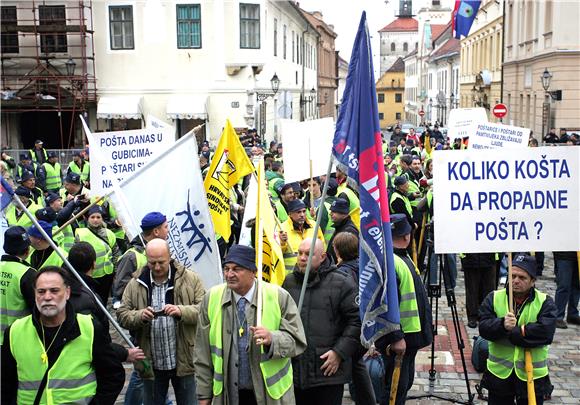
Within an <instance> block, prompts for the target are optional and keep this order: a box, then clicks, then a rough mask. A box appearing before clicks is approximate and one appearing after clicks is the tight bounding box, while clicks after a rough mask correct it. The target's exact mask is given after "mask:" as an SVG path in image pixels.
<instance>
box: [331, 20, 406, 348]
mask: <svg viewBox="0 0 580 405" xmlns="http://www.w3.org/2000/svg"><path fill="white" fill-rule="evenodd" d="M382 145H383V144H382V139H381V133H380V129H379V113H378V108H377V95H376V89H375V78H374V72H373V62H372V51H371V44H370V41H369V32H368V27H367V23H366V12H363V14H362V16H361V20H360V24H359V27H358V32H357V34H356V39H355V41H354V46H353V49H352V55H351V58H350V64H349V68H348V76H347V78H346V87H345V90H344V95H343V103H342V106H341V108H340V112H339V115H338V121H337V124H336V132H335V134H334V141H333V155H334V157H335V158H336V160H337V164H338V166H339V167H340V168H341V169H343V170H344V171H345V172H346V173H347V174H348V177H349V183H350V184H351V185H352V186H354V187H355V188H357V189H358V192H359V197H360V236H361V237H360V248H359V253H360V259H359V263H360V264H359V296H360V314H361V319H362V335H361V341H362V342H363V344H364V345H365V346H369V345H370V344H371V343H373V342H374V341H376V340H377V339H378V338H379V337H381V336H383V335H385V334H387V333H389V332H391V331H393V330H396V329H399V327H400V326H399V323H400V318H399V303H398V298H397V282H396V276H395V265H394V261H393V244H392V239H391V227H390V222H389V198H388V195H387V188H386V181H385V170H384V162H383V153H382Z"/></svg>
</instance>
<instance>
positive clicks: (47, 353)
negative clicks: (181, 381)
mask: <svg viewBox="0 0 580 405" xmlns="http://www.w3.org/2000/svg"><path fill="white" fill-rule="evenodd" d="M69 297H70V287H69V282H68V275H67V274H66V273H65V272H64V271H63V270H62V269H61V268H59V267H47V268H45V269H42V270H40V271H39V272H38V273H37V275H36V279H35V299H36V306H35V308H34V311H33V313H32V315H29V316H27V317H25V318H22V319H19V320H18V321H16V322H15V323H14V324H12V325H11V326H10V328H8V329H6V331H5V334H4V344H3V345H2V402H3V403H4V402H6V403H16V398H17V395H18V398H19V400H18V402H19V403H32V402H34V401H33V400H34V398H36V397H38V398H39V399H40V402H46V398H47V396H48V395H49V394H48V391H50V395H52V399H53V401H54V402H55V403H68V402H77V401H78V402H80V401H87V402H89V401H94V403H98V404H99V405H101V404H114V403H115V400H116V398H117V396H118V395H119V393H120V392H121V390H122V389H123V382H124V381H125V370H124V369H123V365H122V364H121V362H120V361H119V360H118V359H117V358H116V357H115V353H114V352H113V349H112V348H111V345H110V344H107V343H106V342H105V340H104V331H103V329H102V326H101V325H100V323H99V322H98V321H96V320H95V319H92V318H90V317H87V316H86V315H77V314H75V312H74V309H73V307H72V305H71V304H70V303H69V302H68V299H69ZM31 328H32V332H28V331H29V330H30V329H31ZM82 330H83V331H85V333H86V334H84V333H82V332H81V331H82ZM28 333H33V334H35V335H36V336H29V335H28ZM12 334H14V335H12ZM30 341H32V342H34V341H37V342H38V343H34V344H32V345H26V346H25V348H23V347H22V344H24V342H30ZM13 342H19V345H14V344H13ZM85 345H90V348H88V347H85ZM72 350H74V352H75V356H71V357H67V358H66V359H61V358H60V357H61V353H63V352H64V353H65V355H66V353H69V355H70V353H71V351H72ZM88 350H90V352H89V353H87V351H88ZM38 352H40V355H39V356H38V357H37V356H36V354H38ZM85 374H86V375H85ZM59 378H60V379H59ZM19 381H20V382H22V381H27V382H29V383H31V384H34V385H35V386H34V388H33V389H34V391H33V392H29V391H28V389H23V388H24V387H25V386H24V385H23V384H21V385H19ZM38 381H40V383H38ZM35 382H36V383H35ZM36 384H37V385H36ZM63 386H64V387H66V388H69V386H70V388H75V390H70V389H63V388H62V387H63ZM19 388H20V389H19Z"/></svg>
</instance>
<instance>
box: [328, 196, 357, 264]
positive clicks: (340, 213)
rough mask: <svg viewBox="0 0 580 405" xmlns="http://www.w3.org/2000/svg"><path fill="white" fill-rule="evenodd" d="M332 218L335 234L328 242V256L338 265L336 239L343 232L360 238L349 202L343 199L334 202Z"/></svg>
mask: <svg viewBox="0 0 580 405" xmlns="http://www.w3.org/2000/svg"><path fill="white" fill-rule="evenodd" d="M330 218H331V220H332V224H333V228H334V233H333V234H332V236H331V238H330V240H329V241H328V246H327V248H326V255H327V256H329V257H330V258H331V260H332V262H333V263H337V260H336V254H335V253H334V246H333V243H332V242H333V241H334V238H335V237H336V235H338V234H339V233H341V232H348V233H351V234H353V235H355V236H356V237H357V238H358V229H357V228H356V226H355V224H354V223H353V222H352V220H351V219H350V215H349V206H348V202H347V201H346V200H343V199H342V198H337V199H336V200H334V201H333V202H332V205H331V206H330Z"/></svg>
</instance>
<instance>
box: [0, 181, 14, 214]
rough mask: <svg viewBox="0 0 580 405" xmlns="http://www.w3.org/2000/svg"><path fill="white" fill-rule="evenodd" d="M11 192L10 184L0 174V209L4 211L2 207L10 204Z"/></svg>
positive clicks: (12, 192)
mask: <svg viewBox="0 0 580 405" xmlns="http://www.w3.org/2000/svg"><path fill="white" fill-rule="evenodd" d="M13 194H14V191H12V187H10V184H8V182H7V181H6V180H5V179H4V176H0V211H4V208H6V207H7V206H8V204H10V201H12V195H13Z"/></svg>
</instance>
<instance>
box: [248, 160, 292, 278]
mask: <svg viewBox="0 0 580 405" xmlns="http://www.w3.org/2000/svg"><path fill="white" fill-rule="evenodd" d="M258 194H259V195H260V198H259V199H258V200H259V201H260V204H259V206H258V212H257V215H256V232H258V229H260V226H259V221H261V222H262V227H263V234H264V238H263V239H264V240H263V246H262V252H261V253H262V279H263V280H264V281H268V282H270V283H273V284H277V285H282V283H283V282H284V278H285V277H286V267H285V266H284V260H283V257H282V246H281V245H280V239H279V236H278V235H279V232H280V224H279V223H278V221H277V218H276V214H275V213H274V210H273V209H272V204H270V197H269V195H268V186H267V184H266V173H265V170H264V161H263V160H260V164H259V166H258ZM257 236H258V235H257V234H256V238H255V240H256V243H257V241H258V237H257ZM256 252H257V254H260V252H258V249H256ZM257 262H258V261H257V260H256V263H257Z"/></svg>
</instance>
